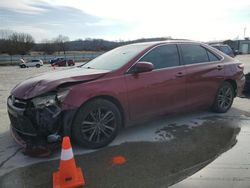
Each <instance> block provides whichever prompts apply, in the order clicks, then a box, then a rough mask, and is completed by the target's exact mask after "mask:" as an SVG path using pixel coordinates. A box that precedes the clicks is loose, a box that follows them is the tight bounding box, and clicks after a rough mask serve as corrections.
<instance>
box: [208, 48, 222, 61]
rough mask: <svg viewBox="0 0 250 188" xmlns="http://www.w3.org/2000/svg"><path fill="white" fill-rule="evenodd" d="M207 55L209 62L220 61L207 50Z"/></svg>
mask: <svg viewBox="0 0 250 188" xmlns="http://www.w3.org/2000/svg"><path fill="white" fill-rule="evenodd" d="M207 55H208V57H209V60H210V61H219V60H220V58H219V57H217V56H216V55H214V54H213V53H212V52H210V51H208V50H207Z"/></svg>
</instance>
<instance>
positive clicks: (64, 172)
mask: <svg viewBox="0 0 250 188" xmlns="http://www.w3.org/2000/svg"><path fill="white" fill-rule="evenodd" d="M83 185H85V181H84V178H83V173H82V170H81V168H77V167H76V163H75V159H74V155H73V152H72V147H71V143H70V139H69V137H68V136H66V137H64V138H63V143H62V153H61V160H60V167H59V171H57V172H54V173H53V188H62V187H63V188H66V187H67V188H69V187H72V188H73V187H79V186H83Z"/></svg>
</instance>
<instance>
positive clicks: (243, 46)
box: [223, 38, 250, 54]
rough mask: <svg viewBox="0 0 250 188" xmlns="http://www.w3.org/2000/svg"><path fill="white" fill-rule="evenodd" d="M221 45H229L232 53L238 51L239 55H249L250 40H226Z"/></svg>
mask: <svg viewBox="0 0 250 188" xmlns="http://www.w3.org/2000/svg"><path fill="white" fill-rule="evenodd" d="M223 44H227V45H229V46H230V47H231V48H232V49H233V51H238V53H239V54H250V40H249V38H245V40H226V41H223Z"/></svg>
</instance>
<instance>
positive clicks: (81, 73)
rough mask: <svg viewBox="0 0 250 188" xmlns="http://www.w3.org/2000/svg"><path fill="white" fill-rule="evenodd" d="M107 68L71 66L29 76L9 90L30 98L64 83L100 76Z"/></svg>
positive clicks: (22, 97) (24, 97) (19, 95)
mask: <svg viewBox="0 0 250 188" xmlns="http://www.w3.org/2000/svg"><path fill="white" fill-rule="evenodd" d="M108 72H109V70H96V69H85V68H72V69H68V70H63V71H55V72H50V73H44V74H40V75H38V76H35V77H31V78H29V79H27V80H25V81H23V82H21V83H19V84H18V85H16V87H15V88H14V89H13V90H12V91H11V94H12V95H14V96H15V97H16V98H20V99H30V98H33V97H35V96H39V95H42V94H44V93H47V92H49V91H51V90H53V89H56V88H57V87H58V86H60V85H62V84H65V83H72V84H74V83H78V82H87V81H91V80H95V79H98V78H100V77H101V76H103V75H105V74H106V73H108Z"/></svg>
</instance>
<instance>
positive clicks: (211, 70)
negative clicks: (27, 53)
mask: <svg viewBox="0 0 250 188" xmlns="http://www.w3.org/2000/svg"><path fill="white" fill-rule="evenodd" d="M184 42H185V41H171V43H176V44H178V43H184ZM165 43H166V44H168V43H170V42H157V43H152V46H150V47H149V48H148V49H146V50H144V51H142V52H140V53H139V54H138V55H137V56H136V57H134V58H133V59H131V60H130V61H129V62H128V63H127V64H125V65H124V66H123V67H121V68H120V69H117V70H114V71H108V70H95V69H84V68H75V69H70V70H65V71H58V72H52V73H48V74H43V75H40V76H38V77H33V78H31V79H28V80H26V81H24V82H22V83H20V84H19V85H17V86H16V87H15V88H14V89H13V90H12V94H13V95H14V96H15V97H17V98H21V99H30V98H33V97H35V96H38V95H41V94H44V93H47V92H49V91H51V90H57V89H58V88H60V87H61V85H63V84H65V83H67V84H68V83H73V84H72V85H70V84H68V85H67V87H68V88H69V89H70V92H69V94H68V96H67V97H66V98H65V100H64V102H63V105H62V106H63V110H65V109H70V108H72V109H76V108H78V107H80V106H81V105H83V104H84V103H86V102H87V101H88V100H91V99H93V98H95V97H109V98H112V99H113V100H115V101H117V103H119V104H120V107H121V109H122V112H123V117H124V120H125V125H128V124H129V123H131V122H134V121H137V120H141V119H145V118H151V117H154V116H158V115H162V114H168V113H172V112H178V111H189V110H190V109H196V108H200V107H210V106H211V105H212V103H213V100H214V97H215V94H216V92H217V90H218V88H219V87H220V85H221V83H222V82H223V81H225V80H232V81H235V82H236V84H237V94H240V93H241V91H242V89H243V87H244V82H245V79H244V75H243V70H242V69H241V68H239V67H238V65H240V63H239V62H237V61H236V60H234V59H232V58H230V57H228V56H226V55H224V54H223V53H222V52H219V51H215V50H214V48H211V47H209V46H207V45H204V44H201V45H203V46H205V47H206V48H208V49H210V50H211V51H213V52H214V53H216V54H219V55H220V56H223V57H224V59H223V60H222V61H220V62H208V63H201V64H191V65H180V66H178V67H171V68H164V69H159V70H152V71H149V72H143V73H137V74H135V73H127V71H128V70H129V68H130V67H131V66H133V65H134V64H135V63H136V62H137V60H138V59H139V58H140V57H141V56H142V55H143V54H144V53H146V52H147V51H148V50H149V49H151V48H153V47H155V46H156V45H159V44H165ZM111 63H112V62H111ZM143 66H144V67H143V68H145V66H146V68H147V66H148V65H146V64H144V65H143ZM218 67H219V68H218Z"/></svg>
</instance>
